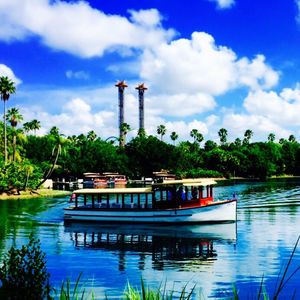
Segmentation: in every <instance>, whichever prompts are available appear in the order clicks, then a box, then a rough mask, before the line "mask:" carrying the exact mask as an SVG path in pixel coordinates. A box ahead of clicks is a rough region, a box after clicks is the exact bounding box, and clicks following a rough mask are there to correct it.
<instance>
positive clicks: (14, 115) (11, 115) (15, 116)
mask: <svg viewBox="0 0 300 300" xmlns="http://www.w3.org/2000/svg"><path fill="white" fill-rule="evenodd" d="M6 120H7V121H8V122H10V125H11V127H12V128H13V161H16V145H17V134H16V130H15V127H16V126H17V125H18V122H21V121H22V120H23V116H22V115H21V114H20V112H19V110H18V109H17V108H15V107H13V108H11V109H9V110H8V111H7V115H6Z"/></svg>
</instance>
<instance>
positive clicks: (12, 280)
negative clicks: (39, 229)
mask: <svg viewBox="0 0 300 300" xmlns="http://www.w3.org/2000/svg"><path fill="white" fill-rule="evenodd" d="M49 277H50V274H49V273H48V272H47V268H46V260H45V254H44V253H43V251H42V250H41V246H40V243H39V241H38V240H36V239H35V238H33V237H32V236H31V237H30V240H29V243H28V245H26V246H22V248H21V249H16V248H14V247H11V249H10V250H9V251H8V253H7V254H6V256H5V257H4V260H3V265H2V267H1V268H0V281H1V288H0V298H1V299H14V300H18V299H22V300H26V299H28V300H29V299H50V291H51V289H50V285H49Z"/></svg>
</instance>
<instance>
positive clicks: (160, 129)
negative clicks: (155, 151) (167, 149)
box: [157, 125, 167, 141]
mask: <svg viewBox="0 0 300 300" xmlns="http://www.w3.org/2000/svg"><path fill="white" fill-rule="evenodd" d="M166 132H167V129H166V126H165V125H159V126H158V127H157V133H158V134H159V135H160V140H161V141H162V140H163V136H164V135H165V134H166Z"/></svg>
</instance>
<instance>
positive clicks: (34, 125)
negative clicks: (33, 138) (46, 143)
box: [31, 119, 41, 135]
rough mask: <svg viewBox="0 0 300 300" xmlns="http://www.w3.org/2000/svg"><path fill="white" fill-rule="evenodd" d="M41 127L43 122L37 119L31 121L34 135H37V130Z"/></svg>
mask: <svg viewBox="0 0 300 300" xmlns="http://www.w3.org/2000/svg"><path fill="white" fill-rule="evenodd" d="M40 128H41V122H40V121H38V120H37V119H34V120H32V121H31V130H33V131H34V135H36V131H37V130H39V129H40Z"/></svg>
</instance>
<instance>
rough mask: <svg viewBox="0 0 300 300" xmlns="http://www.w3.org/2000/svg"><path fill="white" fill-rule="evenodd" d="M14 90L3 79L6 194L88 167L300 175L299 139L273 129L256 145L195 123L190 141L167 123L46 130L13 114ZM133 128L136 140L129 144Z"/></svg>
mask: <svg viewBox="0 0 300 300" xmlns="http://www.w3.org/2000/svg"><path fill="white" fill-rule="evenodd" d="M120 84H124V82H120ZM15 92H16V87H15V86H14V82H12V81H11V80H10V79H9V78H7V77H4V76H2V77H0V96H1V99H2V100H3V103H4V115H3V121H0V136H2V137H3V139H0V153H1V154H3V155H0V193H2V194H3V193H7V194H9V193H15V191H16V193H17V194H20V193H22V191H27V190H31V191H36V190H38V189H40V188H41V187H42V186H43V184H44V183H45V182H46V181H47V179H53V178H73V179H74V178H82V176H83V174H84V173H87V172H93V173H105V172H114V173H119V174H123V175H126V176H127V178H131V179H133V180H139V179H141V178H149V177H152V175H153V172H157V171H160V170H167V171H168V172H169V173H171V174H174V175H175V176H176V177H177V178H178V179H181V178H205V177H209V178H220V177H221V178H222V177H224V178H227V179H232V178H249V179H250V180H256V179H257V178H258V179H259V180H266V179H268V178H272V177H273V176H276V177H278V176H282V175H284V174H290V175H296V176H297V175H298V176H299V175H300V143H299V142H298V141H297V140H296V137H295V136H294V135H290V136H289V137H287V136H286V137H280V136H279V137H276V136H275V134H274V133H272V132H270V133H269V135H268V136H266V140H265V141H259V142H257V141H253V135H254V132H253V131H252V130H251V129H246V128H245V129H246V130H245V132H244V134H243V135H242V136H240V137H236V138H235V139H234V137H229V135H228V131H227V129H226V128H220V129H219V131H218V137H219V140H217V139H214V140H209V139H206V138H205V136H203V134H202V133H201V132H200V131H199V129H197V128H193V129H191V130H190V132H187V133H186V134H187V135H188V134H189V138H188V139H189V140H188V139H186V138H185V139H183V138H181V137H179V135H178V134H177V133H176V132H175V131H173V132H169V131H168V128H167V127H166V126H165V125H163V124H160V125H158V126H157V129H156V133H155V132H154V133H153V131H152V134H148V133H147V130H146V129H145V128H140V130H138V131H137V130H136V129H134V128H131V126H130V124H127V123H122V124H119V130H120V135H119V136H110V137H108V138H105V137H103V136H102V137H100V136H97V134H96V132H95V131H94V130H91V131H89V132H88V133H81V134H79V135H72V136H65V135H64V134H63V133H62V132H61V131H60V129H59V128H58V127H56V126H53V127H52V128H51V129H50V130H49V132H48V133H46V134H44V135H39V134H38V130H39V129H40V128H41V127H42V124H41V122H40V121H39V120H36V119H35V120H31V121H28V120H27V121H26V122H24V123H23V116H22V115H21V113H20V111H19V109H18V108H15V107H12V108H10V109H8V111H7V113H6V106H5V105H6V101H8V100H9V98H10V95H11V94H14V93H15ZM24 121H25V120H24ZM129 132H131V139H130V140H128V141H126V137H127V134H129ZM134 132H135V135H134ZM167 136H168V137H169V138H168V140H167V139H166V137H167ZM117 144H118V145H117ZM34 193H35V192H33V194H34ZM18 196H19V195H18Z"/></svg>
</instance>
